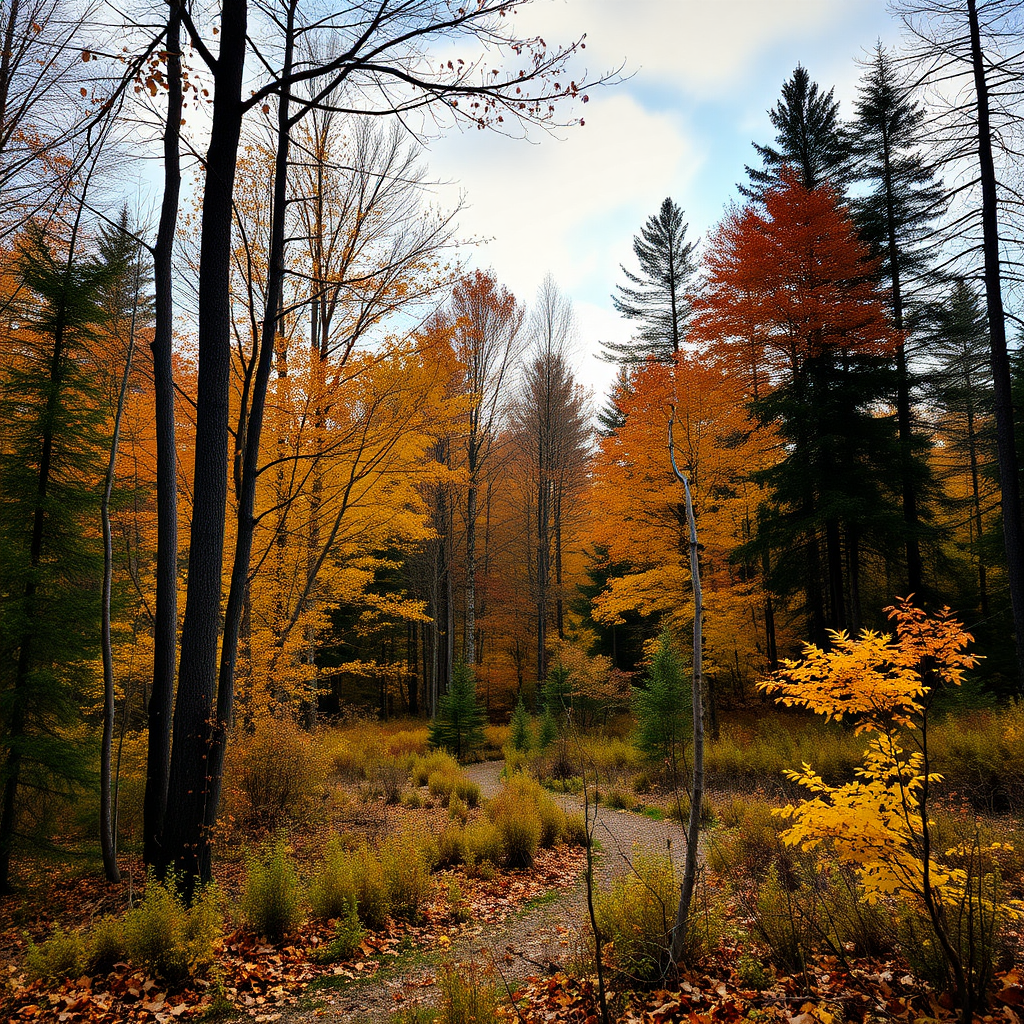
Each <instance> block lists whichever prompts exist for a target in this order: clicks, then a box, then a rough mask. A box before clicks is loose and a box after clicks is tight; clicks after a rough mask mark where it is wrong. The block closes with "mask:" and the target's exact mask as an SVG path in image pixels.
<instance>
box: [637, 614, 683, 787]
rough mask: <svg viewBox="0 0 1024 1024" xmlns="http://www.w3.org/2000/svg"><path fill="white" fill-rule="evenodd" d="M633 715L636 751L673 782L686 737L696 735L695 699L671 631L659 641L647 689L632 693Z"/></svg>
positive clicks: (664, 633) (648, 677) (648, 675)
mask: <svg viewBox="0 0 1024 1024" xmlns="http://www.w3.org/2000/svg"><path fill="white" fill-rule="evenodd" d="M633 714H634V715H635V716H636V722H637V732H636V745H637V747H639V749H640V750H642V751H643V753H644V754H646V755H647V756H648V757H649V758H651V759H652V760H654V761H658V762H660V763H662V764H665V765H667V766H668V768H669V771H670V772H671V774H672V777H673V778H674V777H675V775H676V771H677V768H678V766H679V760H680V758H681V757H682V753H683V748H684V746H685V744H686V740H687V737H688V736H689V735H690V734H691V733H692V731H693V695H692V692H691V688H690V680H689V679H688V678H687V677H686V673H685V671H684V669H683V662H682V659H681V658H680V657H679V655H678V654H677V653H676V651H675V649H674V648H673V646H672V638H671V637H670V636H669V634H668V631H665V632H663V633H662V634H661V636H660V637H659V639H658V650H657V651H656V652H655V655H654V658H653V660H652V661H651V668H650V671H649V672H648V674H647V685H646V686H645V687H643V688H640V687H637V688H635V689H634V690H633Z"/></svg>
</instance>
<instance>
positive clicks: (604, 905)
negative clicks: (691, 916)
mask: <svg viewBox="0 0 1024 1024" xmlns="http://www.w3.org/2000/svg"><path fill="white" fill-rule="evenodd" d="M632 866H633V870H632V872H631V873H630V874H628V875H627V876H626V877H625V878H623V879H621V880H619V881H618V882H617V883H616V884H615V885H614V886H613V887H612V889H611V890H608V891H605V892H602V893H600V894H598V896H597V898H596V900H595V906H594V911H595V916H596V918H597V927H598V929H599V930H600V932H601V935H602V936H603V937H604V938H605V939H606V940H610V941H611V942H612V944H613V952H614V963H615V968H616V970H617V971H618V972H619V974H620V975H622V976H623V977H624V978H626V979H628V980H630V981H633V982H639V983H642V984H647V983H648V982H652V981H655V980H656V979H658V978H660V977H662V975H663V974H664V972H665V969H666V967H667V966H668V961H669V933H670V931H671V929H672V924H673V922H674V920H675V913H676V904H677V903H678V902H679V887H678V884H677V881H676V877H675V871H674V869H673V867H672V861H671V860H670V859H669V858H668V857H663V856H653V855H650V854H646V853H643V852H641V851H639V850H636V849H635V850H634V851H633V865H632Z"/></svg>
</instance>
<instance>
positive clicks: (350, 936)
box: [313, 900, 366, 964]
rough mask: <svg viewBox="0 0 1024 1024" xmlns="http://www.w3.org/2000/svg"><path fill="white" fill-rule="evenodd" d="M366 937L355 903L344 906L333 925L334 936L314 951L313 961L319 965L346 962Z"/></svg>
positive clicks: (353, 901)
mask: <svg viewBox="0 0 1024 1024" xmlns="http://www.w3.org/2000/svg"><path fill="white" fill-rule="evenodd" d="M365 936H366V930H365V929H364V928H363V925H362V922H361V921H360V920H359V913H358V911H357V909H356V902H355V900H352V901H351V902H349V903H348V904H346V907H345V910H344V911H343V912H342V913H341V914H339V915H338V920H337V921H336V922H335V925H334V936H333V938H332V939H331V941H330V942H328V943H327V945H325V946H322V947H321V948H320V949H318V950H317V951H316V954H315V955H314V957H313V959H314V960H315V961H316V962H317V963H320V964H336V963H338V962H340V961H342V960H348V959H349V958H350V957H351V956H352V955H353V954H354V953H355V952H356V950H357V949H359V946H360V944H361V943H362V941H363V939H364V938H365Z"/></svg>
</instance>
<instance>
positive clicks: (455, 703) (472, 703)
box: [430, 661, 484, 759]
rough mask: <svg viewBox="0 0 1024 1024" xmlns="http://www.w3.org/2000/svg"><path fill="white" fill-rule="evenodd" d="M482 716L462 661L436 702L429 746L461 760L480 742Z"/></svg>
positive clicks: (481, 736)
mask: <svg viewBox="0 0 1024 1024" xmlns="http://www.w3.org/2000/svg"><path fill="white" fill-rule="evenodd" d="M483 727H484V713H483V711H482V710H481V708H480V704H479V702H478V701H477V699H476V686H475V685H474V683H473V670H472V669H471V668H470V667H469V666H468V665H467V664H466V663H465V662H463V661H458V662H456V663H455V668H454V670H453V672H452V685H451V687H450V688H449V690H448V692H447V693H446V694H444V695H443V696H441V697H440V698H438V702H437V714H436V715H435V716H434V721H433V722H432V723H431V726H430V745H431V746H432V747H443V748H444V749H445V750H449V751H451V752H452V753H453V754H454V755H455V757H456V758H460V759H461V758H463V757H465V756H466V755H467V754H469V753H471V752H472V750H473V748H474V747H477V746H479V745H480V744H481V743H482V742H483V738H484V734H483Z"/></svg>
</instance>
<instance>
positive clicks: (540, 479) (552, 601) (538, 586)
mask: <svg viewBox="0 0 1024 1024" xmlns="http://www.w3.org/2000/svg"><path fill="white" fill-rule="evenodd" d="M575 330H576V326H575V314H574V313H573V309H572V303H571V301H570V300H569V299H567V298H566V297H565V296H564V295H562V294H561V292H559V290H558V286H557V285H556V284H555V282H554V279H553V278H552V277H551V276H550V275H549V276H548V277H546V278H545V279H544V283H543V284H542V285H541V288H540V293H539V295H538V301H537V306H536V307H535V308H534V310H533V312H532V314H531V316H530V322H529V327H528V331H529V334H530V336H531V339H532V350H531V353H530V355H529V357H528V359H527V364H526V369H525V373H524V379H523V385H522V388H521V391H520V396H519V401H518V403H517V408H516V411H515V415H514V431H515V434H516V436H517V438H518V446H519V449H520V453H521V458H522V461H523V464H524V466H525V467H526V472H527V473H528V474H529V476H530V478H531V481H532V488H531V491H532V502H533V510H532V511H533V522H534V526H535V533H534V546H535V551H536V563H535V565H534V567H533V580H532V583H533V587H532V590H533V596H534V601H535V607H536V635H537V679H538V681H541V680H543V679H544V678H545V677H546V676H547V645H548V627H549V620H553V623H552V624H553V625H554V626H555V629H556V632H557V635H558V637H559V639H561V638H563V637H564V635H565V608H564V600H563V592H562V544H563V535H564V533H565V532H566V526H567V523H568V520H569V517H570V514H571V512H572V502H573V498H574V497H575V496H576V495H577V494H578V493H579V490H580V488H581V486H582V484H583V481H584V473H585V469H586V460H587V453H588V450H589V447H590V439H591V429H590V425H589V422H588V416H587V408H586V402H585V398H584V395H583V392H582V389H581V388H580V387H579V385H578V384H577V383H576V380H575V377H574V376H573V373H572V370H571V368H570V366H569V360H568V355H569V346H570V344H571V342H572V340H573V337H574V334H575ZM527 515H529V510H527Z"/></svg>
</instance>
